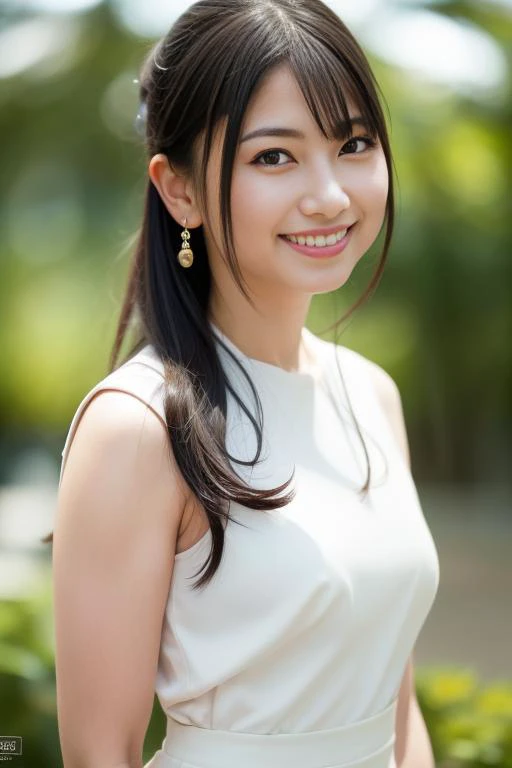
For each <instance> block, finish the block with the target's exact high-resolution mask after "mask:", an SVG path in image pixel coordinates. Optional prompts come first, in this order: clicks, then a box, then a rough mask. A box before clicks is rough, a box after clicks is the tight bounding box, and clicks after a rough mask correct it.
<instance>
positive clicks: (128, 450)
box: [53, 391, 186, 768]
mask: <svg viewBox="0 0 512 768" xmlns="http://www.w3.org/2000/svg"><path fill="white" fill-rule="evenodd" d="M185 498H186V491H185V487H184V483H183V480H182V478H181V476H180V475H179V472H178V470H177V468H176V466H175V464H174V459H173V457H172V456H169V447H168V442H167V437H166V432H165V428H164V425H163V423H162V422H161V421H160V419H159V418H158V417H157V416H156V415H155V414H154V413H153V412H152V411H151V410H150V409H149V408H147V407H146V406H145V405H144V404H143V403H142V402H141V401H139V400H137V399H136V398H135V397H132V396H130V395H129V394H125V393H121V392H110V391H109V392H106V391H100V393H99V394H97V395H96V396H95V397H94V398H93V399H92V401H91V402H90V403H89V404H88V406H87V409H86V411H85V413H84V414H83V416H82V419H81V421H80V424H79V426H78V429H77V432H76V435H75V437H74V439H73V443H72V447H71V449H70V452H69V454H68V460H67V463H66V467H65V472H64V474H63V477H62V482H61V486H60V490H59V496H58V505H57V521H56V525H55V530H54V544H53V580H54V613H55V644H56V679H57V714H58V724H59V737H60V743H61V749H62V756H63V761H64V768H141V767H142V747H143V742H144V737H145V733H146V730H147V726H148V723H149V718H150V716H151V710H152V705H153V698H154V680H155V675H156V669H157V663H158V653H159V647H160V634H161V627H162V621H163V616H164V610H165V604H166V600H167V596H168V590H169V586H170V580H171V577H172V570H173V562H174V554H175V547H176V540H177V535H178V530H179V525H180V520H181V515H182V512H183V508H184V505H185Z"/></svg>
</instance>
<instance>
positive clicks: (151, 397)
mask: <svg viewBox="0 0 512 768" xmlns="http://www.w3.org/2000/svg"><path fill="white" fill-rule="evenodd" d="M128 368H130V369H129V370H127V369H128ZM163 385H164V379H163V376H162V374H161V373H160V372H159V371H158V370H157V369H156V368H154V367H153V366H152V365H147V364H146V363H142V362H138V361H133V362H132V361H128V362H127V363H125V364H124V365H122V366H121V367H120V368H118V369H117V370H115V371H113V372H112V373H110V374H109V375H108V376H106V377H105V378H104V379H102V380H101V381H100V382H98V384H96V385H95V386H94V387H93V388H92V389H90V390H89V392H87V394H86V395H85V397H84V398H83V400H82V401H81V402H80V404H79V405H78V407H77V409H76V411H75V414H74V416H73V418H72V421H71V424H70V426H69V429H68V433H67V436H66V440H65V442H64V448H63V449H62V452H61V456H62V460H61V466H60V474H59V488H60V486H61V483H62V477H63V474H64V468H65V465H66V461H67V458H68V454H69V451H70V448H71V444H72V442H73V438H74V436H75V434H76V431H77V429H78V425H79V424H80V421H81V419H82V416H83V415H84V413H85V410H86V408H87V406H88V405H89V404H90V403H91V402H92V400H93V399H94V398H95V397H96V395H98V394H99V393H100V392H123V393H125V394H127V395H131V396H132V397H135V398H136V399H137V400H140V402H142V403H144V405H146V406H147V407H148V408H149V409H150V410H151V411H152V412H153V413H154V414H155V416H157V418H158V419H159V420H160V422H161V423H162V425H163V426H164V428H165V429H166V430H167V422H166V417H165V409H164V397H163Z"/></svg>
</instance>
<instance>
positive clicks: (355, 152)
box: [204, 65, 388, 299]
mask: <svg viewBox="0 0 512 768" xmlns="http://www.w3.org/2000/svg"><path fill="white" fill-rule="evenodd" d="M349 107H350V116H351V118H356V117H357V116H358V110H357V108H354V106H353V105H351V104H350V102H349ZM264 128H280V129H293V130H294V131H297V132H300V133H301V134H302V135H303V136H300V137H299V136H284V135H280V136H275V135H274V136H265V135H260V136H258V137H252V138H250V137H249V134H252V133H253V132H255V131H260V130H261V129H264ZM365 134H366V130H365V127H364V125H358V124H354V126H353V129H352V138H351V139H348V140H347V139H345V140H341V141H330V140H328V139H326V138H325V137H324V136H323V134H322V133H321V131H320V129H319V127H318V126H317V124H316V122H315V121H314V119H313V117H312V115H311V113H310V112H309V109H308V107H307V104H306V101H305V100H304V97H303V95H302V92H301V91H300V89H299V86H298V85H297V83H296V81H295V79H294V77H293V75H292V74H291V71H290V70H289V68H288V67H287V66H286V65H282V66H280V67H278V68H276V69H275V70H273V71H272V72H271V73H270V74H269V75H268V77H267V79H266V80H265V81H264V82H263V84H262V85H261V87H260V89H259V90H258V92H257V93H256V94H255V96H254V97H253V99H252V101H251V103H250V104H249V107H248V110H247V112H246V115H245V119H244V122H243V125H242V130H241V133H240V143H239V146H238V148H237V154H236V158H235V165H234V168H233V179H232V189H231V209H232V218H233V236H234V245H235V252H236V255H237V259H238V262H239V265H240V269H241V271H242V274H243V277H244V278H245V280H246V281H247V285H248V287H249V289H250V290H251V292H253V294H254V296H256V297H257V296H258V295H262V296H263V295H265V296H269V295H271V294H272V295H275V296H277V297H279V296H280V297H282V298H283V299H284V297H285V295H289V294H302V295H307V296H308V297H309V298H310V297H311V295H313V294H315V293H324V292H327V291H332V290H335V289H336V288H339V287H340V286H342V285H344V283H345V282H346V281H347V280H348V278H349V277H350V275H351V273H352V270H353V269H354V267H355V266H356V264H357V262H358V261H359V259H360V258H361V257H362V256H363V255H364V253H365V252H366V251H367V250H368V248H369V247H370V246H371V244H372V243H373V242H374V240H375V239H376V237H377V235H378V233H379V231H380V229H381V226H382V223H383V219H384V214H385V205H386V198H387V193H388V171H387V167H386V161H385V157H384V153H383V150H382V147H381V145H380V143H378V142H377V143H376V145H375V146H369V145H368V144H367V143H366V142H365V141H364V140H363V139H362V138H358V137H363V136H364V135H365ZM349 135H350V134H349ZM223 138H224V126H223V127H222V128H221V129H219V130H218V132H217V135H216V136H215V137H214V143H213V145H212V153H211V156H210V161H209V167H208V174H207V190H206V193H207V204H208V208H209V213H210V221H211V222H212V230H209V228H207V226H206V225H205V226H204V234H205V239H206V244H207V248H208V254H209V260H210V264H211V268H212V272H213V276H214V284H216V285H217V286H218V287H219V288H220V289H222V282H223V281H226V280H231V279H232V278H231V275H230V273H229V272H228V270H227V269H226V266H225V263H224V261H223V259H222V257H221V252H220V243H221V236H220V215H219V210H220V209H219V201H218V196H219V178H220V167H221V157H220V154H221V147H222V141H223ZM348 226H350V227H351V229H350V230H349V231H348V233H347V235H346V236H345V237H344V238H343V240H342V243H343V242H345V247H344V248H343V249H341V250H340V247H339V245H338V246H337V247H336V246H335V247H334V250H338V252H337V253H334V254H332V253H331V252H330V251H332V250H333V248H332V247H331V249H330V250H325V251H324V250H323V249H322V248H321V247H320V248H315V249H314V250H312V249H310V252H309V253H305V252H301V251H300V250H299V249H298V248H296V247H294V245H293V243H290V242H288V241H287V240H286V239H284V237H283V235H290V234H291V235H297V234H298V233H308V231H310V230H313V231H314V230H318V229H320V230H322V229H326V228H330V229H332V228H334V229H335V230H337V231H339V232H343V230H345V228H346V227H348ZM304 236H306V237H307V234H305V235H304ZM309 237H310V238H311V237H313V234H310V235H309ZM338 237H339V235H338ZM311 243H312V240H311V239H310V240H309V244H311ZM338 243H339V241H338ZM306 244H308V241H306ZM219 284H220V285H219Z"/></svg>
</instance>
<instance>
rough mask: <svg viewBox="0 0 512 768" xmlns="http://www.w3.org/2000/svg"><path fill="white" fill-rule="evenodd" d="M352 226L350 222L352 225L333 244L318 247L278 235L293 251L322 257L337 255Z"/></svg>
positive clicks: (346, 241) (341, 249)
mask: <svg viewBox="0 0 512 768" xmlns="http://www.w3.org/2000/svg"><path fill="white" fill-rule="evenodd" d="M353 226H354V225H353V224H352V226H350V227H349V228H348V229H347V232H346V234H345V236H344V237H342V238H341V240H338V242H336V243H335V244H334V245H325V246H323V247H320V248H317V247H316V246H314V245H299V244H298V243H292V241H291V240H288V239H287V238H286V237H284V235H279V237H280V238H281V239H282V240H284V241H285V243H288V245H289V246H291V247H292V248H293V249H294V250H295V251H298V252H299V253H304V254H305V255H306V256H312V257H313V258H314V259H322V258H324V257H326V256H337V255H338V253H341V252H342V251H343V250H344V249H345V247H346V245H347V243H348V241H349V239H350V235H351V233H352V227H353Z"/></svg>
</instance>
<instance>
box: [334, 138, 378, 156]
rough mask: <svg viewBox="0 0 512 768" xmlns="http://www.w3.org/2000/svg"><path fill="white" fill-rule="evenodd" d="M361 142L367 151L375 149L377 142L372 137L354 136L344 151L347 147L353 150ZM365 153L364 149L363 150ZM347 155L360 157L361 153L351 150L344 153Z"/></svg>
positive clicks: (345, 145) (344, 147)
mask: <svg viewBox="0 0 512 768" xmlns="http://www.w3.org/2000/svg"><path fill="white" fill-rule="evenodd" d="M358 142H361V143H362V144H363V145H364V147H365V148H366V149H370V148H371V147H375V145H376V144H377V142H376V141H375V139H372V137H371V136H352V138H351V139H349V140H348V141H347V142H346V143H345V144H344V145H343V147H342V150H346V149H347V147H350V148H353V147H355V146H357V143H358ZM362 152H364V149H363V150H362ZM343 154H345V155H360V154H361V152H357V151H356V150H354V151H351V149H350V150H349V151H348V152H344V153H343Z"/></svg>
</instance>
